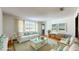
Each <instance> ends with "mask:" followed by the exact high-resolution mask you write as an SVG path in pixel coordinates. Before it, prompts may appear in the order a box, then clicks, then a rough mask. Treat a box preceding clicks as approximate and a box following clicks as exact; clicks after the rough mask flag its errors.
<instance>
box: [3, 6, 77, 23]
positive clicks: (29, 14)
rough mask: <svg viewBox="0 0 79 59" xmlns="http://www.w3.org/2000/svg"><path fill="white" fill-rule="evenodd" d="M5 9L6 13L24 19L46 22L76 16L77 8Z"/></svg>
mask: <svg viewBox="0 0 79 59" xmlns="http://www.w3.org/2000/svg"><path fill="white" fill-rule="evenodd" d="M63 8H64V9H63V10H62V11H61V10H60V7H3V8H2V10H3V12H4V13H8V14H11V15H15V16H19V17H22V18H23V19H29V20H35V21H45V20H47V19H52V20H53V19H61V18H67V17H70V16H74V15H76V10H77V8H75V7H63Z"/></svg>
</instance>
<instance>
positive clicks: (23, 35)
mask: <svg viewBox="0 0 79 59" xmlns="http://www.w3.org/2000/svg"><path fill="white" fill-rule="evenodd" d="M39 35H40V34H39V33H38V32H20V33H19V35H18V38H17V40H18V42H19V43H22V42H25V41H28V40H30V39H33V38H34V37H38V36H39Z"/></svg>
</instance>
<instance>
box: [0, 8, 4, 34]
mask: <svg viewBox="0 0 79 59" xmlns="http://www.w3.org/2000/svg"><path fill="white" fill-rule="evenodd" d="M2 22H3V21H2V10H1V8H0V35H1V34H2V33H3V27H2Z"/></svg>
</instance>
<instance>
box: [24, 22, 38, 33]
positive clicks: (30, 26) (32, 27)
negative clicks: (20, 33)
mask: <svg viewBox="0 0 79 59" xmlns="http://www.w3.org/2000/svg"><path fill="white" fill-rule="evenodd" d="M24 31H27V32H28V31H34V32H35V31H36V32H37V31H38V23H37V22H34V21H24Z"/></svg>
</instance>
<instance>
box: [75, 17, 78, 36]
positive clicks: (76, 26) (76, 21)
mask: <svg viewBox="0 0 79 59" xmlns="http://www.w3.org/2000/svg"><path fill="white" fill-rule="evenodd" d="M75 37H76V38H78V16H77V17H76V18H75Z"/></svg>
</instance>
